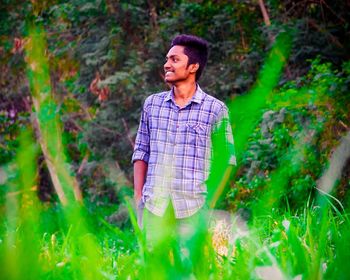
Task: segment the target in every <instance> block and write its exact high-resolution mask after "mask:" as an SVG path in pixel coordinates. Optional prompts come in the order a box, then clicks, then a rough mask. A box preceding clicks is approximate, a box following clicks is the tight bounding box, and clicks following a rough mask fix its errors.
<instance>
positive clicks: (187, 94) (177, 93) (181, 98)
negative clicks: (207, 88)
mask: <svg viewBox="0 0 350 280" xmlns="http://www.w3.org/2000/svg"><path fill="white" fill-rule="evenodd" d="M196 89H197V84H196V82H193V83H190V84H181V85H174V99H175V102H176V104H177V105H179V106H180V107H182V106H184V105H186V103H188V101H190V100H191V98H192V97H193V95H194V94H195V93H196Z"/></svg>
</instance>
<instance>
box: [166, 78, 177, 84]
mask: <svg viewBox="0 0 350 280" xmlns="http://www.w3.org/2000/svg"><path fill="white" fill-rule="evenodd" d="M164 81H165V82H166V83H167V84H171V85H172V84H174V83H175V81H174V80H172V79H169V78H164Z"/></svg>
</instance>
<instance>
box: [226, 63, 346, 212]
mask: <svg viewBox="0 0 350 280" xmlns="http://www.w3.org/2000/svg"><path fill="white" fill-rule="evenodd" d="M347 65H348V64H344V70H343V71H341V72H338V71H337V70H335V69H332V67H331V64H330V63H321V62H320V60H319V59H316V60H314V61H313V62H312V65H311V69H310V71H309V73H308V74H307V75H305V76H303V77H299V79H298V80H297V81H291V82H289V83H286V84H285V85H283V86H282V87H281V88H280V89H277V90H275V92H274V93H273V95H271V97H270V100H269V105H268V108H267V109H266V111H265V113H264V114H263V117H262V120H261V122H260V123H259V125H258V126H257V127H256V129H255V132H254V133H253V134H252V136H251V138H250V140H249V143H248V149H247V150H246V152H245V154H244V156H243V162H242V166H243V167H242V171H241V174H242V175H241V176H240V177H238V178H237V182H236V183H235V187H234V188H233V189H232V190H231V191H230V192H229V193H228V199H229V200H230V203H231V207H234V208H236V207H238V208H240V207H246V206H247V205H250V206H252V205H254V204H255V203H256V202H257V200H260V199H261V195H262V193H264V192H266V190H268V188H269V187H271V183H270V181H271V180H272V178H273V176H274V175H273V174H274V173H276V172H278V170H279V169H281V170H282V169H286V168H287V170H285V174H284V176H283V177H282V180H284V184H286V185H288V188H286V189H282V190H281V192H279V193H277V194H276V195H277V197H276V199H277V200H279V199H282V198H283V199H282V200H281V203H283V204H284V203H285V201H287V202H288V204H289V206H290V207H293V208H298V207H300V206H302V205H303V204H304V202H305V201H306V200H307V199H308V197H309V196H310V195H311V197H313V195H312V194H313V192H314V191H313V190H314V188H315V187H316V185H317V180H318V179H319V178H320V176H321V175H322V172H323V170H324V168H325V166H326V165H327V161H328V156H329V154H330V152H331V149H332V148H333V147H334V145H335V143H336V141H337V140H338V139H339V137H340V136H341V135H342V134H343V129H341V128H340V127H339V122H342V121H343V122H347V118H348V116H347V113H346V112H345V111H344V110H347V109H346V108H349V99H347V98H346V96H347V95H348V74H347V71H348V70H347V67H348V66H347ZM339 99H340V100H341V103H339ZM330 128H332V129H334V130H335V131H336V133H337V134H335V135H334V134H331V133H330V132H329V129H330ZM338 129H339V132H338V131H337V130H338ZM302 135H304V136H302ZM300 137H301V138H300ZM300 141H301V142H300ZM320 143H324V144H323V145H320ZM247 199H248V200H250V201H251V202H250V203H246V202H247ZM242 201H244V202H242ZM254 201H255V202H254ZM250 206H249V207H250ZM281 206H282V207H283V205H281Z"/></svg>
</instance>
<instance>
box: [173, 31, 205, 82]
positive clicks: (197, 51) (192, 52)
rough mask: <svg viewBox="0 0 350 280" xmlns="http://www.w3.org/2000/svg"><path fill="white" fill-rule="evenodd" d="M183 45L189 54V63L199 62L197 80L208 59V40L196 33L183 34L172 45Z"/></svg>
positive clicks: (186, 53) (185, 51)
mask: <svg viewBox="0 0 350 280" xmlns="http://www.w3.org/2000/svg"><path fill="white" fill-rule="evenodd" d="M173 46H183V47H184V53H185V55H187V56H188V65H190V64H195V63H198V64H199V68H198V70H197V72H196V81H198V80H199V78H200V76H201V75H202V72H203V70H204V68H205V65H206V64H207V60H208V42H207V41H206V40H204V39H202V38H200V37H197V36H194V35H186V34H181V35H178V36H176V37H175V38H174V39H173V41H172V42H171V47H173Z"/></svg>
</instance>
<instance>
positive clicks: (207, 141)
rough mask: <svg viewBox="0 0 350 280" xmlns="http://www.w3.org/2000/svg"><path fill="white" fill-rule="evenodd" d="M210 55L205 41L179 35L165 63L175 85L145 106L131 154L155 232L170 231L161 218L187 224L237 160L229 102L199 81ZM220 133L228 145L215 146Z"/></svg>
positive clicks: (137, 191) (139, 199)
mask: <svg viewBox="0 0 350 280" xmlns="http://www.w3.org/2000/svg"><path fill="white" fill-rule="evenodd" d="M207 59H208V43H207V42H206V41H205V40H203V39H202V38H199V37H196V36H192V35H179V36H176V37H175V38H174V39H173V41H172V44H171V48H170V50H169V52H168V54H167V55H166V62H165V64H164V72H165V82H166V83H168V84H170V85H171V86H172V88H171V90H170V91H165V92H161V93H158V94H153V95H151V96H149V97H148V98H147V99H146V101H145V103H144V106H143V112H142V115H141V121H140V126H139V130H138V133H137V137H136V141H135V149H134V153H133V157H132V161H133V163H134V197H135V202H136V205H137V206H138V207H139V209H142V208H143V207H145V210H144V211H145V213H144V214H145V217H147V219H146V220H145V226H146V233H147V228H149V229H150V231H152V233H151V234H150V235H152V236H154V235H156V234H159V232H162V231H166V228H164V227H163V228H161V229H155V224H157V223H159V222H161V221H162V219H163V220H164V219H166V220H167V221H169V219H170V220H173V222H174V223H181V222H184V223H186V221H188V220H189V219H190V217H193V216H195V214H196V213H197V212H198V211H199V210H200V209H201V208H202V207H203V205H205V202H206V198H207V194H208V191H209V192H213V191H214V188H215V185H216V184H218V183H220V182H219V181H220V180H221V179H222V178H223V175H224V174H225V172H226V173H227V172H229V171H230V168H229V167H228V166H229V165H233V164H235V156H234V149H233V137H232V131H231V126H230V123H229V119H228V110H227V107H226V106H225V104H224V103H223V102H221V101H219V100H217V99H216V98H214V97H212V96H210V95H209V94H207V93H205V92H204V91H203V90H202V89H201V88H200V87H199V85H198V83H197V82H198V80H199V78H200V77H201V74H202V72H203V70H204V68H205V65H206V63H207ZM220 137H221V139H223V140H220ZM215 138H218V139H219V140H218V142H219V144H218V145H220V146H221V148H223V149H220V150H217V151H215V148H213V141H214V140H213V139H215ZM215 158H216V159H220V160H219V161H218V160H215ZM211 163H212V165H213V168H211ZM215 163H217V164H215ZM214 165H215V166H214ZM214 169H215V170H216V171H215V173H216V174H213V175H211V174H210V173H214V172H213V171H210V170H214ZM209 174H210V175H211V176H209ZM210 177H211V178H212V179H210ZM208 185H211V186H210V187H209V186H208ZM165 213H166V214H165ZM169 217H170V218H169ZM139 218H140V219H139V222H140V221H141V217H139Z"/></svg>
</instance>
